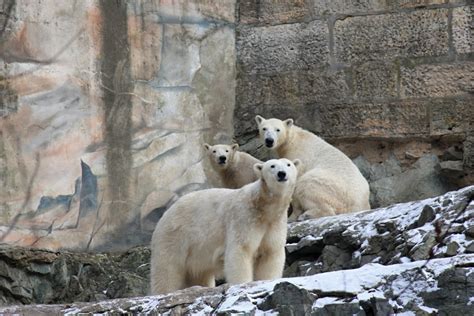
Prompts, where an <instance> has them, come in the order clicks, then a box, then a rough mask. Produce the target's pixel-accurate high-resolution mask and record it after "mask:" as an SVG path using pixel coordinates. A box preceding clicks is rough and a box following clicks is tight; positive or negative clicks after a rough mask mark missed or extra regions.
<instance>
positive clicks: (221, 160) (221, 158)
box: [219, 156, 227, 163]
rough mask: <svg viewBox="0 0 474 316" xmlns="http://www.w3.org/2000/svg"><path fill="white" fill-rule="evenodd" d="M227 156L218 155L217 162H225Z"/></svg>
mask: <svg viewBox="0 0 474 316" xmlns="http://www.w3.org/2000/svg"><path fill="white" fill-rule="evenodd" d="M226 159H227V157H226V156H220V157H219V163H225V161H226Z"/></svg>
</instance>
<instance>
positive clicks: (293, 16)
mask: <svg viewBox="0 0 474 316" xmlns="http://www.w3.org/2000/svg"><path fill="white" fill-rule="evenodd" d="M309 16H310V8H309V5H308V1H306V0H296V1H295V0H276V1H275V0H261V1H254V0H240V1H239V22H240V23H244V24H256V23H259V24H260V23H263V24H286V23H292V22H301V21H304V20H305V19H307V18H308V17H309Z"/></svg>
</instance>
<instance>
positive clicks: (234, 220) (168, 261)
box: [150, 159, 299, 294]
mask: <svg viewBox="0 0 474 316" xmlns="http://www.w3.org/2000/svg"><path fill="white" fill-rule="evenodd" d="M298 164H299V160H295V161H293V162H292V161H290V160H288V159H273V160H269V161H267V162H265V163H263V164H256V165H255V166H254V170H255V172H256V174H257V175H258V178H259V179H258V180H257V181H255V182H253V183H250V184H248V185H246V186H244V187H242V188H240V189H235V190H232V189H207V190H202V191H195V192H192V193H189V194H187V195H185V196H183V197H181V198H180V199H179V200H178V201H176V203H174V204H173V206H171V208H170V209H169V210H168V211H167V212H166V213H165V214H164V215H163V217H162V218H161V220H160V221H159V222H158V224H157V226H156V228H155V231H154V233H153V237H152V241H151V280H150V281H151V287H150V289H151V293H152V294H161V293H168V292H172V291H175V290H179V289H183V288H186V287H189V286H193V285H201V286H208V287H213V286H215V276H216V275H219V276H222V275H224V276H225V279H226V281H227V282H228V283H231V284H235V283H244V282H250V281H253V280H263V279H274V278H279V277H281V276H282V272H283V265H284V262H285V249H284V247H285V242H286V230H287V209H288V206H289V204H290V200H291V196H292V194H293V191H294V188H295V184H296V177H297V169H296V166H297V165H298Z"/></svg>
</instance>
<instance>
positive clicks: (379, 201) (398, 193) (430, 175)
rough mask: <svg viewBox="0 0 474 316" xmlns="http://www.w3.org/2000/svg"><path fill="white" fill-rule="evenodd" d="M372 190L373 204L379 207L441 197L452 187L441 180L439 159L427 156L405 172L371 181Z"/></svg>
mask: <svg viewBox="0 0 474 316" xmlns="http://www.w3.org/2000/svg"><path fill="white" fill-rule="evenodd" d="M370 188H371V204H373V205H375V206H379V205H388V204H390V203H392V201H396V202H407V201H411V200H415V199H424V198H427V197H431V196H434V195H440V194H442V193H443V192H446V191H448V190H449V189H450V188H451V187H450V186H449V184H447V183H444V182H443V181H442V179H441V176H440V172H439V160H438V158H437V157H436V156H434V155H425V156H422V157H421V158H420V159H418V160H417V161H416V162H415V163H414V164H413V166H412V167H411V168H410V169H408V170H405V171H404V172H400V173H397V174H395V175H393V176H388V177H385V178H381V179H378V180H374V181H371V183H370Z"/></svg>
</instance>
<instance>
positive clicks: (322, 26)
mask: <svg viewBox="0 0 474 316" xmlns="http://www.w3.org/2000/svg"><path fill="white" fill-rule="evenodd" d="M238 32H239V34H238V37H237V44H236V45H237V54H238V63H239V64H238V65H239V67H240V70H241V71H242V72H244V73H252V74H253V73H274V72H288V71H292V70H305V69H311V68H314V67H317V66H319V65H321V64H326V63H328V61H329V31H328V27H327V24H326V23H324V22H323V21H312V22H309V23H295V24H285V25H276V26H264V27H247V26H242V27H240V28H239V30H238Z"/></svg>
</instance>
